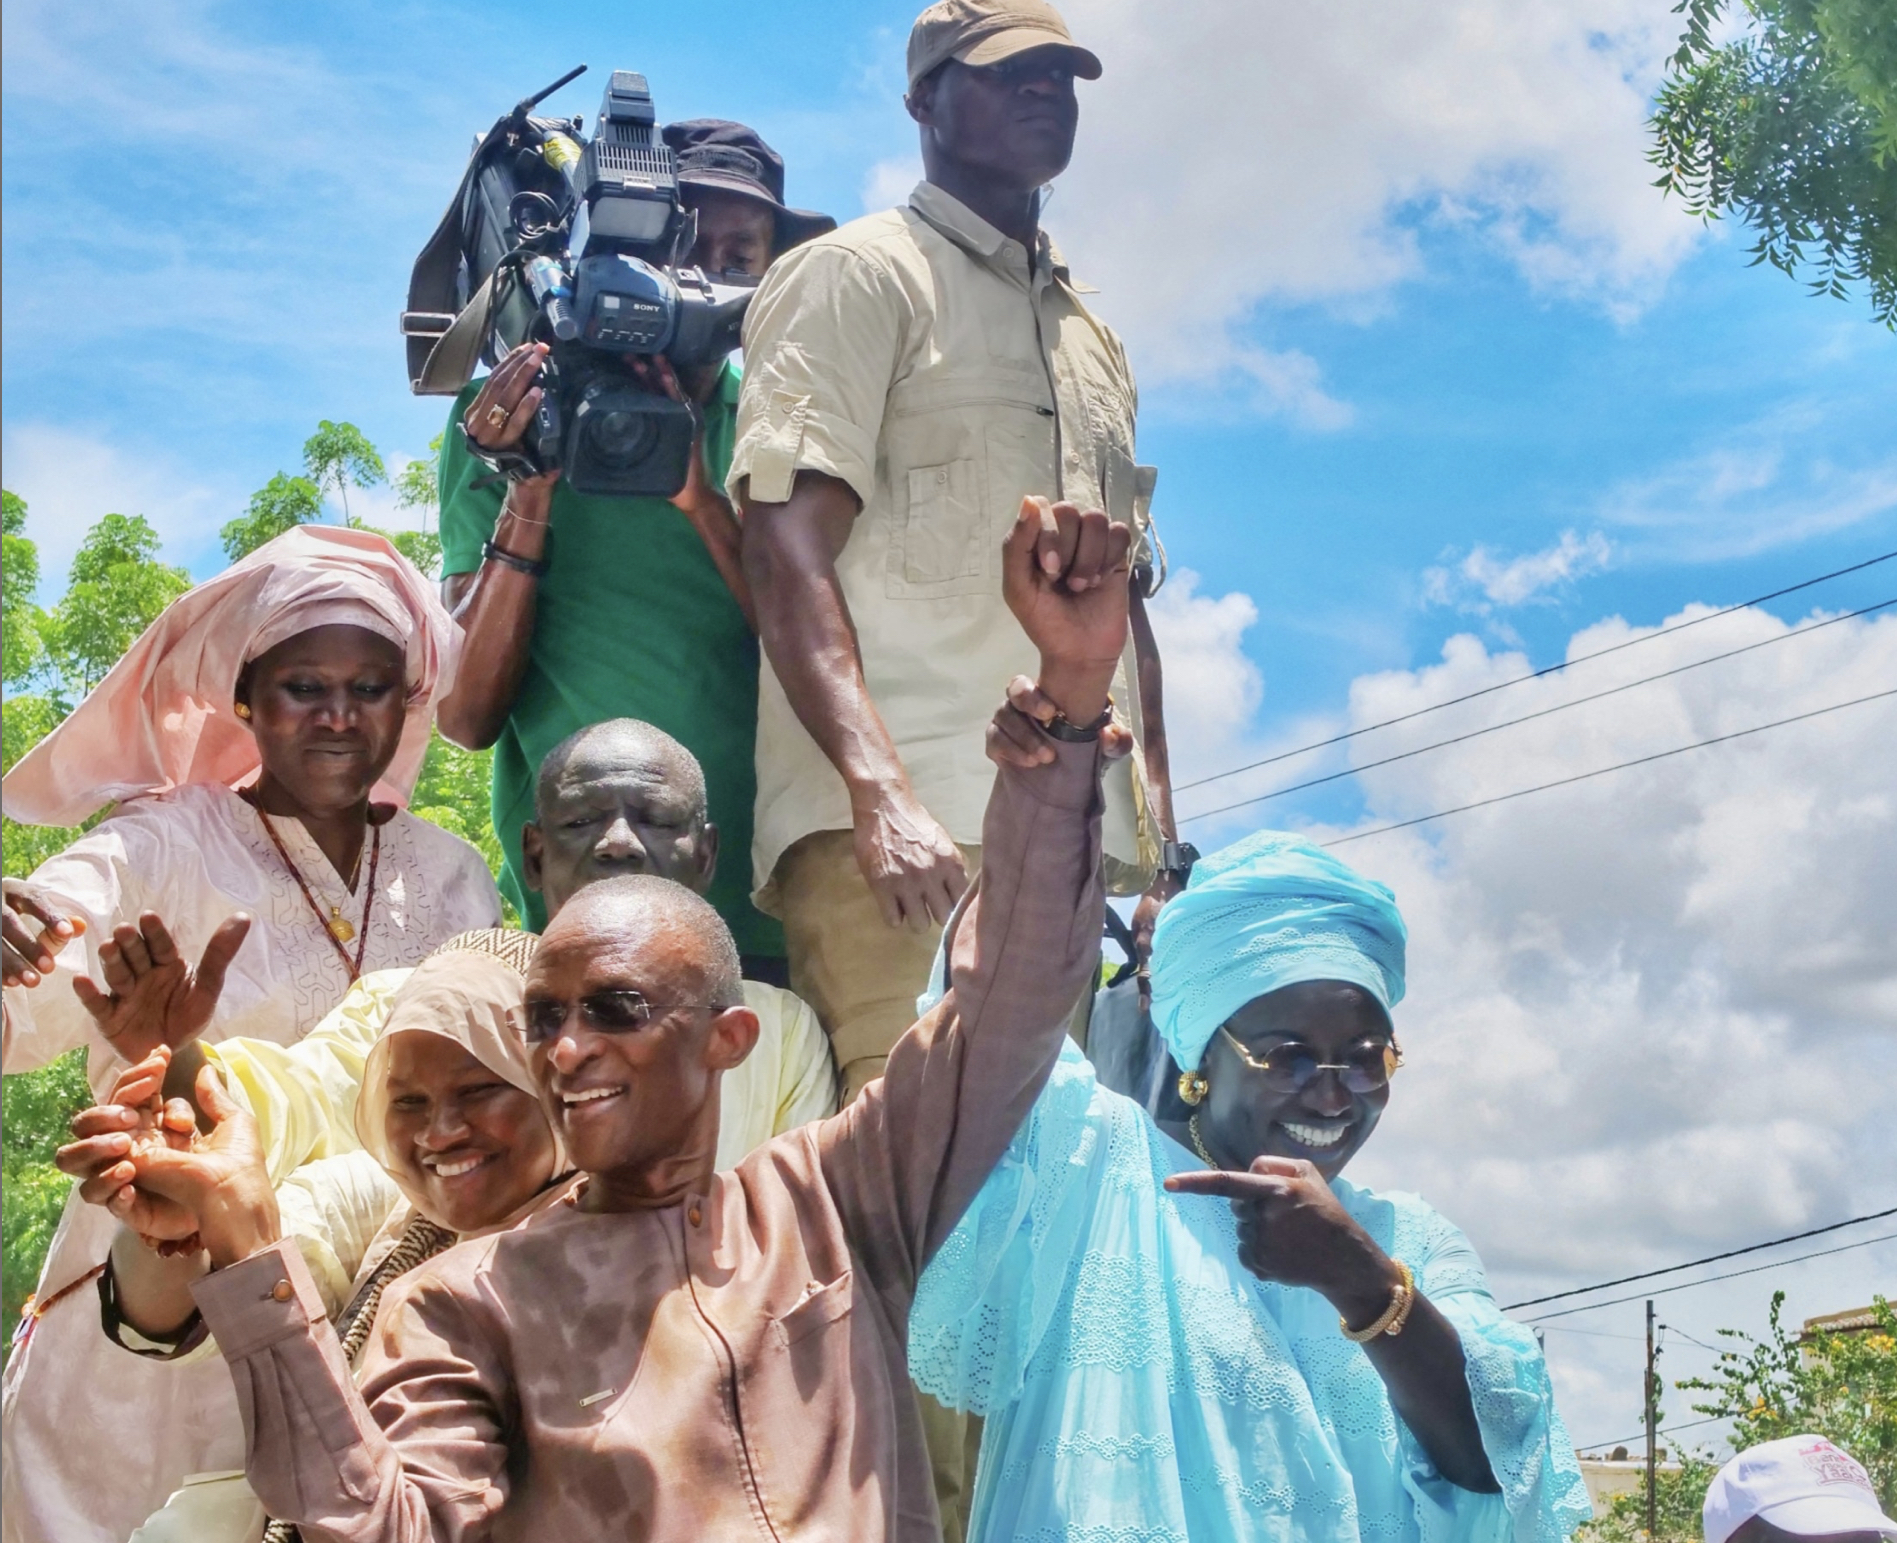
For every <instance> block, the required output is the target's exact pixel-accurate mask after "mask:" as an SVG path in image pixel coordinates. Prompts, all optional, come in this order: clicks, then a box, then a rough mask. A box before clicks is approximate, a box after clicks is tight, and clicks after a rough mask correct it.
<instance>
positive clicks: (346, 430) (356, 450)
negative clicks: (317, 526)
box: [303, 418, 389, 519]
mask: <svg viewBox="0 0 1897 1543" xmlns="http://www.w3.org/2000/svg"><path fill="white" fill-rule="evenodd" d="M303 470H304V471H305V473H307V474H308V476H309V479H310V481H311V482H313V483H315V484H316V487H317V490H318V491H319V492H327V491H328V490H329V489H330V488H334V489H335V490H336V492H337V494H338V495H340V497H341V498H342V501H343V518H344V519H348V518H349V489H350V488H351V487H352V486H354V487H359V488H372V487H374V486H375V485H376V484H377V483H379V482H387V481H388V480H389V472H388V468H387V467H386V466H384V465H383V464H382V457H381V456H380V455H379V454H377V453H376V448H375V446H374V445H372V444H370V443H369V439H368V436H367V435H365V434H364V433H363V432H362V430H361V429H359V428H357V427H356V426H355V425H354V424H353V423H331V422H330V421H329V419H327V418H325V419H323V421H322V422H321V423H319V424H317V425H316V432H315V433H314V434H312V435H310V437H309V438H308V439H306V440H304V441H303Z"/></svg>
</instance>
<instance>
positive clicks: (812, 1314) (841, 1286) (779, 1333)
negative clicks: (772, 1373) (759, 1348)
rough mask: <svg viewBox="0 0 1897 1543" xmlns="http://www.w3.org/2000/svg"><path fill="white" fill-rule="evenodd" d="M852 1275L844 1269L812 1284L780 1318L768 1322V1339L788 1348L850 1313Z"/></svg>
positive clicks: (853, 1273)
mask: <svg viewBox="0 0 1897 1543" xmlns="http://www.w3.org/2000/svg"><path fill="white" fill-rule="evenodd" d="M854 1275H855V1272H854V1271H851V1270H845V1271H844V1272H843V1273H842V1274H841V1275H839V1276H838V1277H837V1278H836V1279H835V1280H833V1281H829V1282H826V1283H823V1284H819V1283H818V1282H816V1281H812V1282H811V1283H810V1285H809V1286H808V1287H807V1288H805V1291H804V1294H803V1296H802V1297H801V1298H800V1299H799V1300H798V1301H797V1303H796V1305H794V1306H793V1307H792V1308H791V1309H790V1311H789V1312H787V1313H785V1314H784V1315H783V1316H782V1317H781V1318H774V1319H772V1320H771V1339H772V1341H773V1342H774V1343H776V1344H777V1345H778V1346H779V1347H780V1348H784V1349H788V1348H790V1347H791V1346H793V1345H796V1344H798V1343H799V1342H800V1341H803V1340H806V1339H808V1338H810V1336H811V1335H813V1334H817V1333H821V1332H822V1331H823V1330H824V1329H827V1328H828V1327H829V1326H830V1325H831V1324H833V1323H837V1322H840V1321H841V1320H842V1319H844V1318H847V1317H848V1316H849V1314H850V1308H851V1305H852V1303H851V1298H852V1295H853V1292H852V1287H853V1284H854Z"/></svg>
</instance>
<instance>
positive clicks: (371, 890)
mask: <svg viewBox="0 0 1897 1543" xmlns="http://www.w3.org/2000/svg"><path fill="white" fill-rule="evenodd" d="M252 807H253V808H256V809H257V817H258V818H259V819H260V820H262V821H263V828H264V830H265V831H266V832H267V833H268V834H269V837H270V844H271V845H272V846H274V847H275V848H276V849H277V856H279V857H281V858H282V859H283V866H284V867H286V868H288V869H289V870H290V877H291V878H293V879H295V880H296V887H297V888H298V889H300V890H301V891H302V892H303V898H304V899H305V900H307V901H308V902H309V906H310V910H311V911H312V912H314V913H315V916H316V920H317V923H318V925H320V926H321V927H322V929H323V931H325V932H326V933H328V934H329V939H330V942H331V943H333V944H334V945H335V948H336V956H337V958H339V959H341V960H342V965H343V968H344V969H345V970H347V971H348V972H349V979H350V981H351V982H352V983H353V982H355V981H357V980H360V979H361V978H362V956H363V954H364V953H365V952H366V951H367V949H368V947H369V939H368V935H367V928H368V925H369V912H370V910H371V909H372V908H373V907H374V905H375V875H376V869H377V868H378V867H380V866H381V863H382V827H381V826H380V825H376V826H373V827H372V828H371V835H370V841H369V887H368V891H367V892H366V893H365V894H364V895H363V897H362V925H363V928H364V933H363V936H362V939H361V941H360V942H358V943H357V944H356V956H355V958H353V959H351V958H350V957H349V951H348V950H347V949H346V948H344V947H343V945H344V944H345V943H347V942H348V941H349V940H350V939H351V938H353V937H355V936H356V929H355V928H354V927H353V926H351V925H350V923H349V919H348V918H347V917H345V916H344V915H343V913H342V907H341V906H338V905H332V906H331V907H330V908H329V916H328V919H327V920H325V918H324V916H323V907H322V905H321V903H320V902H319V901H318V900H317V898H316V896H315V894H314V893H312V891H311V890H310V886H309V881H308V880H307V879H305V878H304V877H303V870H302V869H301V868H299V867H297V865H296V860H295V859H294V858H292V857H291V856H290V849H289V848H288V847H286V846H285V845H284V844H283V838H282V837H281V836H279V835H278V834H277V828H276V826H275V825H273V824H272V823H271V822H270V816H269V815H267V814H265V813H264V812H263V810H262V809H261V808H258V807H257V806H256V805H255V804H252ZM361 872H362V853H361V851H360V850H358V851H357V853H356V873H357V875H358V876H359V875H360V874H361ZM349 887H350V889H351V891H352V892H353V891H354V889H355V883H354V881H353V880H352V881H351V883H350V886H349Z"/></svg>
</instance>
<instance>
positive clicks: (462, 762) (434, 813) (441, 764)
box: [409, 730, 514, 926]
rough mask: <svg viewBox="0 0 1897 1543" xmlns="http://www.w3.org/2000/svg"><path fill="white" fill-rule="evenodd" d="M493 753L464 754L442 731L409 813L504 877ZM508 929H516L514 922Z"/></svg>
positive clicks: (431, 744)
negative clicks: (496, 820)
mask: <svg viewBox="0 0 1897 1543" xmlns="http://www.w3.org/2000/svg"><path fill="white" fill-rule="evenodd" d="M493 765H494V752H493V751H492V750H463V749H462V748H461V747H460V746H459V745H456V744H451V743H449V742H448V741H447V740H445V739H443V738H442V737H441V733H440V731H439V730H437V731H436V732H435V734H434V736H433V737H432V738H431V739H430V740H429V741H428V755H427V758H426V759H425V760H424V761H423V762H422V774H421V776H420V777H419V778H418V779H417V780H416V783H415V796H414V797H413V798H411V799H410V800H409V808H410V809H411V810H412V811H413V812H414V813H415V814H416V815H418V816H419V817H420V818H422V819H424V820H428V821H431V822H432V823H433V824H436V825H439V826H440V827H441V828H442V829H443V830H451V831H453V832H454V833H455V834H456V835H457V836H459V837H460V838H461V839H462V840H463V841H466V842H468V843H469V844H470V845H471V846H473V847H474V848H475V849H476V850H477V851H479V852H480V854H481V855H482V856H483V857H485V858H486V859H487V865H488V867H489V868H491V869H493V871H494V872H495V873H497V874H498V873H499V872H500V871H501V844H500V841H499V839H498V838H497V837H496V836H495V834H494V795H493ZM509 925H510V926H511V925H514V923H513V921H512V920H511V919H510V921H509Z"/></svg>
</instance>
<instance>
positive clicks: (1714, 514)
mask: <svg viewBox="0 0 1897 1543" xmlns="http://www.w3.org/2000/svg"><path fill="white" fill-rule="evenodd" d="M1866 405H1867V404H1863V403H1855V404H1849V403H1818V402H1796V403H1793V404H1791V405H1789V406H1786V407H1783V408H1780V409H1778V410H1776V411H1775V412H1773V413H1771V414H1769V415H1767V416H1766V417H1764V418H1762V419H1760V420H1758V421H1756V422H1753V423H1748V424H1745V425H1743V426H1741V427H1740V428H1739V429H1738V430H1737V431H1736V432H1734V433H1732V434H1731V435H1729V436H1726V437H1723V438H1721V439H1718V440H1715V441H1714V442H1712V443H1710V444H1708V445H1706V446H1704V447H1701V448H1699V449H1696V450H1694V451H1692V452H1690V453H1689V454H1687V455H1685V456H1682V457H1680V458H1679V459H1678V460H1676V461H1674V462H1672V463H1671V464H1669V465H1666V466H1662V467H1661V468H1659V469H1658V470H1657V471H1655V472H1653V473H1651V474H1650V475H1648V476H1645V477H1641V478H1636V479H1632V480H1630V481H1627V482H1624V483H1622V484H1621V485H1619V486H1618V487H1616V488H1613V489H1612V490H1610V491H1609V492H1608V494H1607V495H1606V497H1605V498H1604V499H1603V500H1602V505H1601V510H1600V517H1601V519H1602V520H1603V521H1605V522H1607V523H1608V524H1611V525H1615V526H1619V527H1621V528H1622V529H1624V530H1626V531H1628V532H1629V534H1630V540H1629V542H1628V546H1629V548H1630V550H1631V551H1632V552H1633V553H1635V554H1637V555H1639V556H1643V557H1655V558H1659V559H1661V560H1667V561H1675V562H1678V561H1686V562H1707V561H1720V560H1723V559H1726V558H1732V557H1748V556H1751V555H1753V554H1754V553H1757V552H1762V551H1768V550H1771V549H1772V548H1775V547H1781V546H1788V545H1792V544H1794V543H1796V542H1800V541H1805V540H1809V539H1811V538H1812V537H1815V536H1822V535H1826V534H1828V533H1830V532H1832V531H1837V530H1843V529H1845V528H1846V527H1848V526H1851V525H1855V524H1858V523H1859V522H1860V521H1864V520H1868V519H1872V518H1875V517H1876V516H1878V515H1881V514H1884V513H1887V512H1888V511H1890V510H1892V509H1897V457H1893V456H1890V455H1884V456H1883V457H1882V458H1881V459H1873V460H1870V461H1868V462H1859V463H1857V464H1850V465H1840V464H1839V462H1838V461H1837V459H1835V457H1834V456H1833V455H1830V454H1825V453H1822V452H1820V451H1817V450H1815V449H1814V440H1815V439H1816V438H1817V436H1818V435H1820V434H1821V433H1824V432H1825V431H1826V430H1832V431H1835V429H1836V427H1837V425H1838V423H1839V422H1840V421H1841V420H1842V421H1849V418H1848V417H1847V415H1855V414H1856V413H1857V412H1861V411H1862V410H1863V409H1864V408H1865V406H1866ZM1885 439H1886V440H1887V439H1888V436H1885ZM1871 445H1872V446H1873V447H1878V441H1876V440H1872V441H1871ZM1873 454H1875V448H1873Z"/></svg>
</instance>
